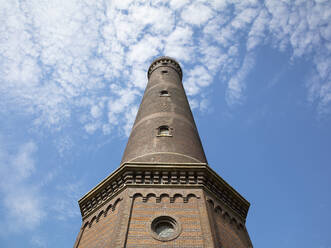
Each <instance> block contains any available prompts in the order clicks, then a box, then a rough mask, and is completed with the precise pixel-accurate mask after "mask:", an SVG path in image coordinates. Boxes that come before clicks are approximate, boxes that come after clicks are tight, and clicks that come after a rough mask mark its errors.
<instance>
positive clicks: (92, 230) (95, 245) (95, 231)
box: [78, 202, 121, 248]
mask: <svg viewBox="0 0 331 248" xmlns="http://www.w3.org/2000/svg"><path fill="white" fill-rule="evenodd" d="M120 205H121V202H118V203H117V205H116V208H115V210H114V211H113V210H112V208H110V209H109V210H108V211H107V214H106V216H104V212H103V211H102V213H101V215H100V217H99V220H98V222H97V221H96V218H93V220H91V221H90V223H89V224H87V226H86V227H85V229H84V231H83V233H82V237H81V239H80V242H79V246H78V247H79V248H87V247H89V248H101V247H102V248H104V247H111V246H110V244H111V242H112V238H113V235H112V233H113V231H114V230H115V229H116V223H117V222H118V220H117V219H118V218H117V217H118V211H119V208H120Z"/></svg>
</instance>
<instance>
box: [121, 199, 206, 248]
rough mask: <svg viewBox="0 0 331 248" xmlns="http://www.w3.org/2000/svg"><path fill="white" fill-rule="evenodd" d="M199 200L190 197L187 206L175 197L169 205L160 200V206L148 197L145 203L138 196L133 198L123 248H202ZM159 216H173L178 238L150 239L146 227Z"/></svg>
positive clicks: (168, 201)
mask: <svg viewBox="0 0 331 248" xmlns="http://www.w3.org/2000/svg"><path fill="white" fill-rule="evenodd" d="M199 200H200V201H201V199H197V198H195V197H190V198H189V199H188V202H186V203H184V200H183V198H182V197H178V198H175V200H174V202H173V203H170V197H169V196H164V197H161V201H160V202H156V198H155V197H149V198H148V199H147V200H146V202H144V201H143V198H142V197H141V196H140V197H137V198H135V199H134V203H133V209H132V216H131V221H130V226H129V233H128V239H127V247H128V248H129V247H135V248H139V247H144V248H146V247H173V248H175V247H189V248H198V247H199V248H201V247H204V244H203V242H204V239H203V234H202V230H201V223H200V212H199V208H198V201H199ZM159 215H169V216H174V217H176V218H177V219H178V220H179V222H180V223H181V228H182V232H181V234H180V235H179V237H178V238H176V239H175V240H172V241H167V242H162V241H159V240H156V239H154V238H153V237H152V235H151V233H150V223H151V221H152V220H153V218H154V217H156V216H159Z"/></svg>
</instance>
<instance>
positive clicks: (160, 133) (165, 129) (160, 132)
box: [158, 126, 171, 136]
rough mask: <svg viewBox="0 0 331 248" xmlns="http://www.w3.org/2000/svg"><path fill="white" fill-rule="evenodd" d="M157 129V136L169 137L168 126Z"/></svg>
mask: <svg viewBox="0 0 331 248" xmlns="http://www.w3.org/2000/svg"><path fill="white" fill-rule="evenodd" d="M158 129H159V130H158V136H171V135H170V128H169V127H168V126H160V127H159V128H158Z"/></svg>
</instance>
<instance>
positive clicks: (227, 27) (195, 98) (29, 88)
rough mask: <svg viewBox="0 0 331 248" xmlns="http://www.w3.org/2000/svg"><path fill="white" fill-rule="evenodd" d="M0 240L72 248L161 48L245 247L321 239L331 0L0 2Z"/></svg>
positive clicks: (325, 238) (330, 156) (326, 229)
mask: <svg viewBox="0 0 331 248" xmlns="http://www.w3.org/2000/svg"><path fill="white" fill-rule="evenodd" d="M0 23H1V25H0V175H1V180H0V221H1V225H0V247H10V248H16V247H27V248H29V247H37V248H38V247H49V248H52V247H72V246H73V243H74V241H75V238H76V235H77V233H78V231H79V228H80V224H81V219H80V213H79V208H78V204H77V200H78V199H79V198H80V197H81V196H82V195H84V194H85V193H86V192H87V191H89V190H90V189H91V188H92V187H94V186H95V185H96V184H97V183H98V182H99V181H101V180H102V179H103V178H105V177H106V176H107V175H109V174H110V173H111V172H112V171H113V170H115V169H116V168H117V167H118V166H119V162H120V160H121V155H122V153H123V151H124V148H125V145H126V141H127V137H128V135H129V133H130V128H131V126H132V123H133V121H134V118H135V115H136V112H137V109H138V106H139V103H140V100H141V97H142V94H143V91H144V88H145V86H146V83H147V78H146V71H147V68H148V66H149V65H150V63H151V61H152V60H153V59H155V58H156V57H157V56H160V55H168V56H172V57H174V58H176V59H177V60H178V61H179V62H180V64H181V66H182V68H183V72H184V78H183V84H184V87H185V89H186V93H187V95H188V97H189V100H190V104H191V108H192V109H193V112H194V116H195V120H196V122H197V125H198V129H199V132H200V136H201V139H202V142H203V144H204V148H205V151H206V155H207V158H208V161H209V164H210V165H211V167H212V168H214V170H215V171H216V172H218V173H219V174H220V175H221V176H222V177H223V178H224V179H225V180H227V182H228V183H230V184H231V185H232V186H233V187H234V188H236V189H237V190H238V191H239V192H240V193H241V194H242V195H243V196H244V197H245V198H246V199H247V200H248V201H250V202H251V209H250V212H249V215H248V219H247V228H248V230H249V232H250V235H251V239H252V242H253V244H254V247H256V248H265V247H269V248H273V247H275V248H276V247H277V248H278V247H283V248H293V247H302V248H305V247H307V248H308V247H309V248H330V247H331V236H330V221H331V214H330V210H329V209H330V207H331V198H330V190H331V180H330V175H331V168H330V166H331V152H330V147H331V133H330V131H331V129H330V127H331V69H330V65H331V56H330V55H331V27H330V23H331V2H330V1H328V0H292V1H291V0H266V1H263V0H247V1H244V0H233V1H232V0H220V1H217V0H214V1H211V0H210V1H188V0H171V1H128V0H119V1H117V0H104V1H103V0H97V1H88V0H28V1H26V0H20V1H16V0H0Z"/></svg>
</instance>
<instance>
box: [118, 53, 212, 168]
mask: <svg viewBox="0 0 331 248" xmlns="http://www.w3.org/2000/svg"><path fill="white" fill-rule="evenodd" d="M147 76H148V84H147V87H146V90H145V93H144V96H143V99H142V102H141V105H140V107H139V111H138V114H137V117H136V120H135V123H134V125H133V127H132V131H131V135H130V137H129V140H128V144H127V146H126V149H125V152H124V155H123V158H122V164H124V163H170V164H173V163H175V164H176V163H191V164H192V163H197V164H201V163H202V164H206V163H207V160H206V157H205V153H204V151H203V148H202V144H201V141H200V137H199V133H198V130H197V128H196V125H195V122H194V119H193V115H192V112H191V109H190V106H189V103H188V100H187V97H186V94H185V90H184V87H183V84H182V77H183V74H182V69H181V67H180V65H179V63H178V62H177V61H176V60H175V59H173V58H170V57H167V56H162V57H159V58H157V59H155V60H154V61H153V62H152V64H151V66H150V67H149V69H148V73H147Z"/></svg>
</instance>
